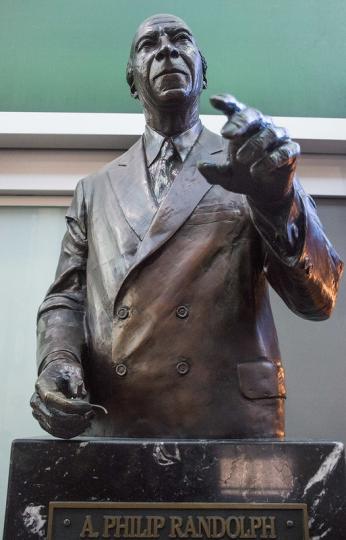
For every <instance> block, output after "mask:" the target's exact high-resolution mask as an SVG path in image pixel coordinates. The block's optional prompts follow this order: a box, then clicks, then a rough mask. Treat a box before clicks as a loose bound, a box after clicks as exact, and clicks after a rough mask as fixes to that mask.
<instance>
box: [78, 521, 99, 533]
mask: <svg viewBox="0 0 346 540" xmlns="http://www.w3.org/2000/svg"><path fill="white" fill-rule="evenodd" d="M99 536H100V533H98V532H97V531H94V527H93V523H92V520H91V516H85V520H84V524H83V528H82V530H81V533H80V535H79V538H99Z"/></svg>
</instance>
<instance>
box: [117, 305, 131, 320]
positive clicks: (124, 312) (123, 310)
mask: <svg viewBox="0 0 346 540" xmlns="http://www.w3.org/2000/svg"><path fill="white" fill-rule="evenodd" d="M129 313H130V309H129V308H128V307H127V306H121V307H119V308H118V309H117V316H118V318H119V319H127V317H128V316H129Z"/></svg>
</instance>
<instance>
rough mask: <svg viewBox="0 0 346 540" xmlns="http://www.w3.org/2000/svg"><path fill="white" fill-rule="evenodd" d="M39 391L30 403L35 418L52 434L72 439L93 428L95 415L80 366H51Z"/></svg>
mask: <svg viewBox="0 0 346 540" xmlns="http://www.w3.org/2000/svg"><path fill="white" fill-rule="evenodd" d="M35 390H36V391H35V393H34V394H33V396H32V397H31V401H30V405H31V407H32V414H33V416H34V418H36V420H38V422H39V424H40V425H41V427H42V428H43V429H44V430H46V431H48V433H51V434H52V435H54V436H55V437H60V438H63V439H69V438H71V437H76V436H77V435H80V434H81V433H83V432H84V431H85V430H86V429H87V428H88V427H89V426H90V421H91V419H92V417H93V416H94V412H93V410H92V405H91V404H90V403H89V401H88V395H87V392H86V389H85V386H84V382H83V374H82V367H81V365H80V364H79V362H77V361H72V360H71V359H68V358H66V359H64V358H59V359H57V360H54V361H52V362H50V363H49V364H48V365H47V366H46V367H45V368H44V369H43V370H42V372H41V374H40V375H39V377H38V379H37V381H36V384H35Z"/></svg>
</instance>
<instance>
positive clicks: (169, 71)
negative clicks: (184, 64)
mask: <svg viewBox="0 0 346 540" xmlns="http://www.w3.org/2000/svg"><path fill="white" fill-rule="evenodd" d="M179 74H180V75H186V72H185V71H183V70H182V69H178V68H170V69H163V70H162V71H160V73H158V74H157V75H155V76H154V77H153V80H154V81H155V79H157V78H158V77H162V76H164V75H179Z"/></svg>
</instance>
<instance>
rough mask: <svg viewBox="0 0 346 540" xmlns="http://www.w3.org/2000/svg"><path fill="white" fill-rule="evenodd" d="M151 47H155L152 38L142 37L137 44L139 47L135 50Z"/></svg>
mask: <svg viewBox="0 0 346 540" xmlns="http://www.w3.org/2000/svg"><path fill="white" fill-rule="evenodd" d="M153 47H155V42H154V40H153V39H144V40H143V41H141V43H140V44H139V47H138V49H137V50H138V51H141V50H142V49H152V48H153Z"/></svg>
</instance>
